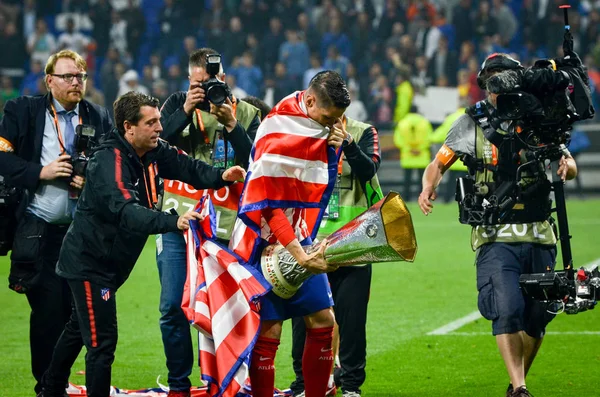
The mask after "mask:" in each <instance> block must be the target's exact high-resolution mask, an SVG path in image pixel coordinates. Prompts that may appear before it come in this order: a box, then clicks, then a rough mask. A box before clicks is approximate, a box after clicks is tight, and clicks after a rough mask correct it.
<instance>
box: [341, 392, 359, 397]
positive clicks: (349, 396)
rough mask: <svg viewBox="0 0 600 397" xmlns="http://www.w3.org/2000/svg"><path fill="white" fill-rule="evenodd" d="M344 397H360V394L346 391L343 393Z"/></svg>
mask: <svg viewBox="0 0 600 397" xmlns="http://www.w3.org/2000/svg"><path fill="white" fill-rule="evenodd" d="M342 396H343V397H360V393H359V392H356V391H345V392H343V393H342Z"/></svg>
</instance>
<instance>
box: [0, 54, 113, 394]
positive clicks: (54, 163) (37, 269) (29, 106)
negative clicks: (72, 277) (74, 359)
mask: <svg viewBox="0 0 600 397" xmlns="http://www.w3.org/2000/svg"><path fill="white" fill-rule="evenodd" d="M86 70H87V65H86V62H85V60H84V59H83V58H82V57H81V56H80V55H79V54H77V53H76V52H73V51H70V50H64V51H60V52H58V53H56V54H53V55H52V56H50V58H49V59H48V61H47V63H46V69H45V73H46V76H45V83H46V86H47V87H48V91H49V93H48V94H46V95H44V96H35V97H31V96H22V97H19V98H16V99H13V100H10V101H8V102H7V103H6V105H5V107H4V118H3V119H2V121H1V122H0V169H1V170H2V171H1V173H2V175H3V176H4V177H5V178H6V180H7V182H8V183H9V184H10V185H13V186H15V187H19V188H22V189H23V190H24V192H25V193H24V194H23V197H22V200H21V203H20V207H19V211H15V212H18V216H17V218H18V224H17V228H16V232H15V237H14V243H13V250H12V254H11V271H10V276H9V286H10V288H12V289H14V290H15V291H17V292H19V293H24V294H25V295H26V296H27V300H28V302H29V306H30V307H31V317H30V334H29V338H30V348H31V369H32V373H33V376H34V377H35V379H36V381H37V384H36V386H35V391H36V392H37V393H39V392H40V391H41V383H40V382H41V378H42V375H43V373H44V371H46V369H47V368H48V365H49V364H50V360H51V358H52V349H53V347H54V344H55V343H56V341H57V340H58V337H59V336H60V332H61V330H62V329H63V327H64V325H65V323H66V322H67V321H68V319H69V316H70V313H71V293H70V291H69V289H68V285H67V283H66V282H65V281H64V280H62V279H60V278H59V277H58V276H56V274H55V266H56V261H57V259H58V253H59V251H60V248H61V245H62V242H63V237H64V236H65V234H66V232H67V228H68V227H69V224H70V223H71V221H72V217H73V211H74V208H75V205H76V203H77V196H78V193H79V191H80V190H81V189H82V187H83V185H84V176H83V175H82V174H76V173H75V172H74V171H75V170H74V167H73V160H74V159H76V158H77V157H78V156H79V155H80V154H81V153H76V140H77V138H76V136H77V134H76V131H77V130H78V129H80V128H81V127H80V126H84V127H85V128H86V130H87V131H93V129H95V135H94V138H95V139H98V138H99V137H100V136H101V135H103V134H104V133H106V132H108V131H109V130H110V129H111V128H112V123H111V120H110V116H109V113H108V111H107V110H106V109H105V108H103V107H101V106H98V105H96V104H93V103H91V102H89V101H87V100H85V99H83V97H84V95H85V89H86V79H87V77H88V75H87V73H86ZM90 127H92V128H90Z"/></svg>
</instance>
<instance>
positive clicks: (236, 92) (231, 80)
mask: <svg viewBox="0 0 600 397" xmlns="http://www.w3.org/2000/svg"><path fill="white" fill-rule="evenodd" d="M225 82H226V83H227V85H228V86H229V89H230V90H231V93H232V94H233V96H234V97H236V98H245V97H247V96H248V93H247V92H246V91H244V90H243V89H242V88H240V87H238V85H237V79H236V77H235V75H233V74H228V75H226V76H225Z"/></svg>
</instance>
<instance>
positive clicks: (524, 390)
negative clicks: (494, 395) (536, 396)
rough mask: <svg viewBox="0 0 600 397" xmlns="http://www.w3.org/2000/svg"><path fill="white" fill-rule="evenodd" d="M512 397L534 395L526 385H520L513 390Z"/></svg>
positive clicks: (530, 396)
mask: <svg viewBox="0 0 600 397" xmlns="http://www.w3.org/2000/svg"><path fill="white" fill-rule="evenodd" d="M511 397H533V395H532V394H531V393H529V390H527V388H526V387H525V386H520V387H517V388H516V389H515V390H513V392H512V394H511Z"/></svg>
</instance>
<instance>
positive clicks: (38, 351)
mask: <svg viewBox="0 0 600 397" xmlns="http://www.w3.org/2000/svg"><path fill="white" fill-rule="evenodd" d="M67 229H68V225H60V226H58V225H51V224H48V223H46V222H44V221H43V220H41V219H39V218H38V217H36V216H34V215H30V214H27V215H24V218H23V219H22V220H21V221H20V223H19V225H18V227H17V234H16V236H15V239H17V238H19V239H25V240H30V241H28V242H27V243H26V246H24V245H20V246H19V245H15V247H14V248H16V250H17V252H15V250H13V255H12V257H11V258H12V259H13V260H23V262H26V261H27V259H26V258H25V257H27V256H30V255H31V256H32V257H36V256H37V259H33V258H32V259H31V260H33V261H35V262H37V263H36V264H35V265H32V267H35V268H36V269H37V270H36V272H38V274H39V279H38V282H37V283H36V285H35V287H32V288H31V289H30V290H28V292H27V293H26V296H27V301H28V302H29V307H30V308H31V314H30V316H29V346H30V350H31V372H32V374H33V377H34V378H35V380H36V385H35V392H36V393H39V392H40V391H41V390H42V383H41V382H42V376H43V374H44V372H45V371H46V370H47V369H48V366H49V365H50V360H51V359H52V351H53V350H54V345H55V344H56V341H57V340H58V338H59V336H60V333H61V332H62V330H63V328H64V326H65V324H66V322H67V321H68V319H69V316H70V315H71V292H70V291H69V286H68V284H67V282H66V281H65V280H64V279H62V278H60V277H58V276H57V275H56V262H57V261H58V254H59V252H60V247H61V246H62V241H63V238H64V236H65V234H66V233H67ZM33 240H37V242H36V243H33V244H31V243H32V242H33ZM16 244H17V243H16ZM19 247H23V250H26V251H28V252H19V250H20V249H21V248H19ZM27 247H31V248H27ZM33 251H35V252H33ZM63 386H64V384H63Z"/></svg>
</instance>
